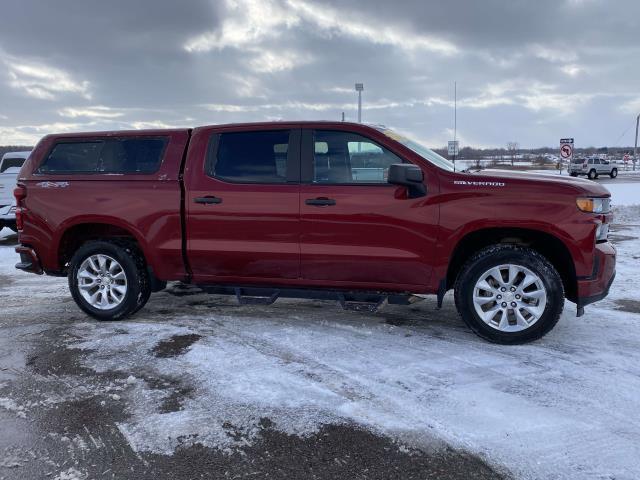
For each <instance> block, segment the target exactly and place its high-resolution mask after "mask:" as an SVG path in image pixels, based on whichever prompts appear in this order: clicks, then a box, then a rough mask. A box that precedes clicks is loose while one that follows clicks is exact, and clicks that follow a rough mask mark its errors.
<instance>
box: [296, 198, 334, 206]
mask: <svg viewBox="0 0 640 480" xmlns="http://www.w3.org/2000/svg"><path fill="white" fill-rule="evenodd" d="M304 203H305V204H307V205H313V206H315V207H328V206H331V205H335V204H336V201H335V200H334V199H333V198H323V197H320V198H308V199H306V200H305V201H304Z"/></svg>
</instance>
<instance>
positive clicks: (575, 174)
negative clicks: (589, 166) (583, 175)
mask: <svg viewBox="0 0 640 480" xmlns="http://www.w3.org/2000/svg"><path fill="white" fill-rule="evenodd" d="M569 175H571V176H572V177H577V176H578V174H577V173H573V172H571V173H570V174H569Z"/></svg>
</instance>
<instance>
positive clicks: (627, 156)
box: [622, 153, 630, 163]
mask: <svg viewBox="0 0 640 480" xmlns="http://www.w3.org/2000/svg"><path fill="white" fill-rule="evenodd" d="M629 158H630V157H629V154H628V153H626V154H625V155H624V157H622V159H623V160H624V163H629Z"/></svg>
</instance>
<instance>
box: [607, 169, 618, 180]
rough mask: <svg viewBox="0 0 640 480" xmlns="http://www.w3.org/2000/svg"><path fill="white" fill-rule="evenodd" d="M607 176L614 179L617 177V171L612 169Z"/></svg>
mask: <svg viewBox="0 0 640 480" xmlns="http://www.w3.org/2000/svg"><path fill="white" fill-rule="evenodd" d="M609 176H610V177H611V178H616V177H617V176H618V169H617V168H614V169H613V170H611V173H610V174H609Z"/></svg>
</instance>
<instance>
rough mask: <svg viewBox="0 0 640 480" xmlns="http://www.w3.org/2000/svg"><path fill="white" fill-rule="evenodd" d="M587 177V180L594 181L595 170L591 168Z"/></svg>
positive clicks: (596, 173)
mask: <svg viewBox="0 0 640 480" xmlns="http://www.w3.org/2000/svg"><path fill="white" fill-rule="evenodd" d="M587 177H589V180H595V179H596V178H598V172H596V171H595V169H593V168H592V169H591V170H589V173H588V174H587Z"/></svg>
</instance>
